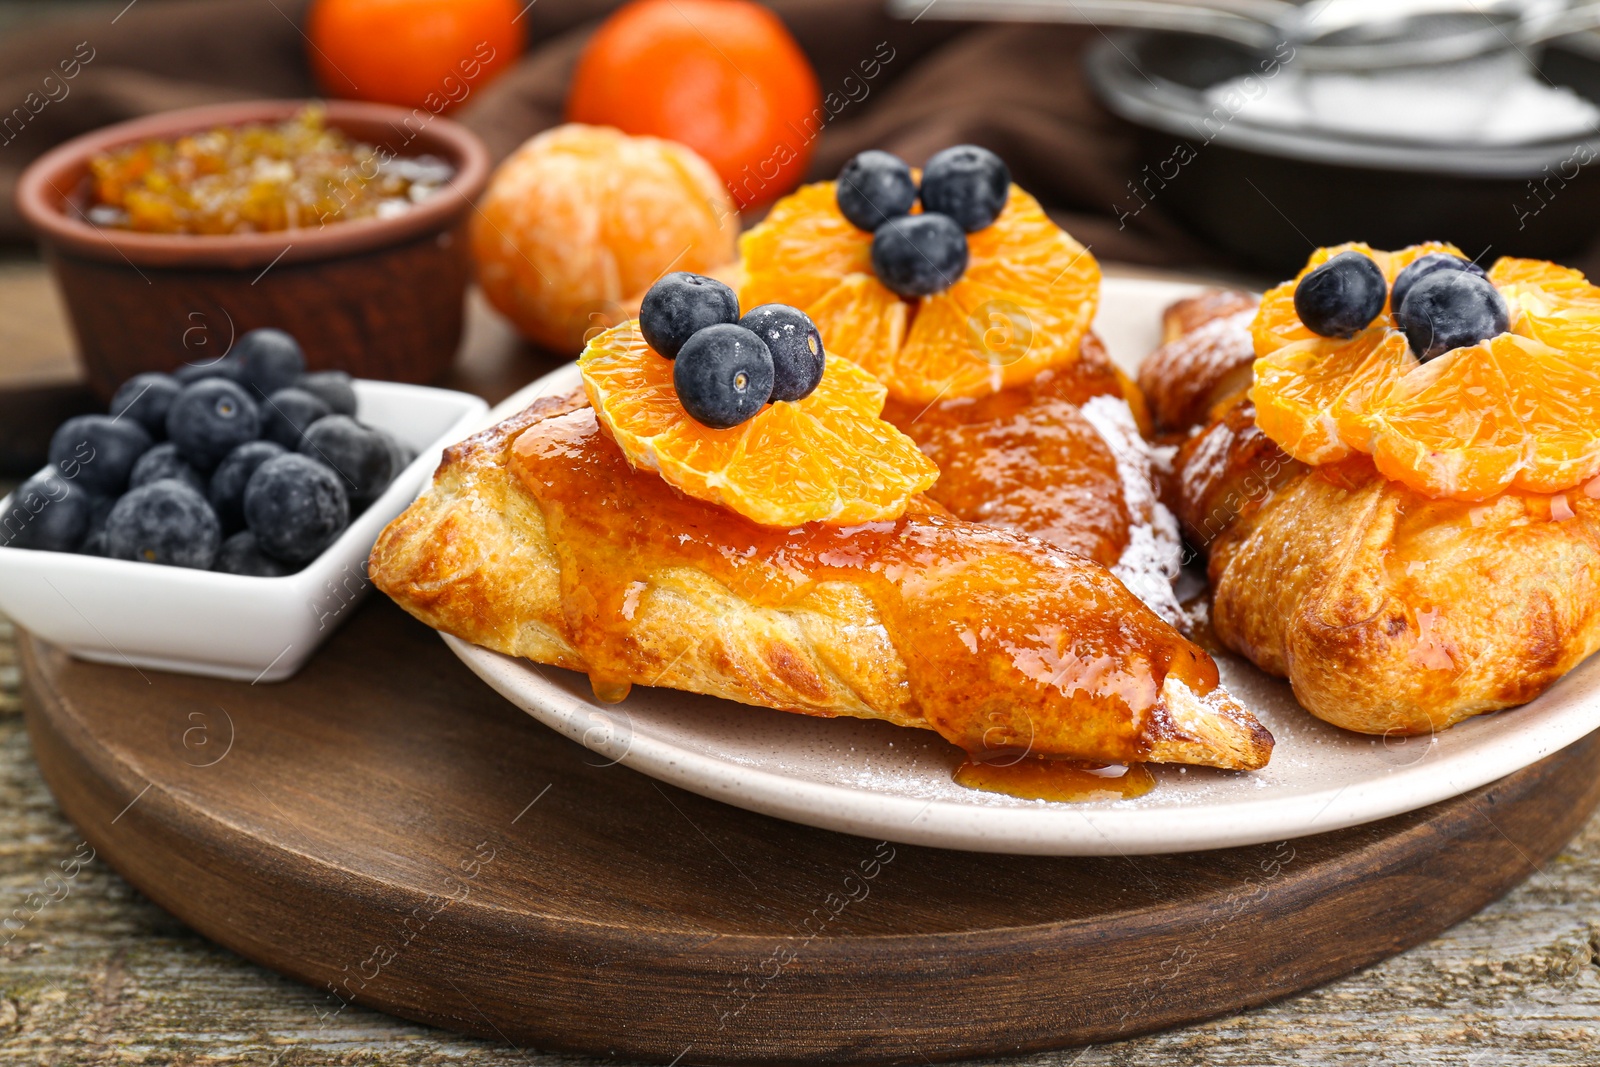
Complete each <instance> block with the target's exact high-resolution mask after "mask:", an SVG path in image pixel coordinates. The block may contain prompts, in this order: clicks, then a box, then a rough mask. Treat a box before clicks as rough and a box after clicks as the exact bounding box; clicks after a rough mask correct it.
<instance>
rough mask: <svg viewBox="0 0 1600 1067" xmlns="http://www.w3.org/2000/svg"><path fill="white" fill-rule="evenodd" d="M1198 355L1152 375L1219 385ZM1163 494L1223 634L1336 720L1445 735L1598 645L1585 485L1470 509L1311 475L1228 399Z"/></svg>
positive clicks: (1351, 479)
mask: <svg viewBox="0 0 1600 1067" xmlns="http://www.w3.org/2000/svg"><path fill="white" fill-rule="evenodd" d="M1196 317H1198V316H1195V315H1191V316H1190V317H1189V321H1190V322H1193V321H1194V319H1195V318H1196ZM1212 321H1213V322H1215V321H1219V320H1215V319H1214V320H1212ZM1195 328H1197V329H1204V328H1205V327H1204V325H1203V323H1202V324H1197V326H1196V327H1195ZM1238 328H1239V329H1241V330H1243V331H1244V332H1245V339H1246V342H1247V341H1248V323H1244V324H1242V325H1241V326H1240V327H1238ZM1191 336H1192V334H1191ZM1216 343H1217V344H1225V345H1229V346H1237V345H1238V344H1239V339H1238V338H1237V337H1231V338H1226V339H1223V340H1219V341H1217V342H1216ZM1200 347H1201V346H1192V347H1191V348H1188V349H1178V350H1179V351H1188V352H1190V353H1192V356H1191V361H1190V362H1189V363H1188V364H1187V365H1186V364H1185V362H1184V361H1183V360H1178V359H1172V358H1171V353H1172V352H1173V351H1174V348H1173V346H1172V345H1171V344H1169V345H1168V346H1167V347H1166V349H1164V351H1166V352H1167V353H1168V361H1167V362H1166V364H1165V366H1166V370H1165V373H1169V374H1176V375H1183V374H1186V373H1187V374H1191V375H1192V376H1194V377H1195V378H1196V379H1199V380H1200V382H1201V385H1202V386H1204V387H1206V388H1211V387H1214V386H1215V384H1216V382H1215V381H1214V380H1213V381H1212V382H1211V383H1210V384H1209V385H1207V383H1206V379H1207V378H1213V379H1214V378H1215V376H1216V375H1215V371H1214V368H1215V367H1217V366H1219V365H1220V364H1222V363H1224V362H1226V361H1225V360H1220V359H1218V358H1216V357H1215V356H1214V354H1213V355H1210V356H1208V354H1207V353H1205V352H1203V351H1200V350H1199V349H1200ZM1171 490H1172V493H1173V496H1174V498H1175V499H1174V501H1173V505H1174V510H1176V511H1177V513H1178V515H1179V518H1180V519H1181V520H1182V522H1183V524H1184V528H1185V533H1186V535H1187V537H1188V539H1189V540H1190V541H1191V542H1192V543H1193V544H1195V545H1196V546H1197V547H1199V548H1202V549H1203V550H1204V551H1205V552H1206V553H1207V556H1208V560H1207V567H1208V572H1209V575H1210V579H1211V586H1212V624H1213V627H1214V628H1215V631H1216V634H1217V636H1218V638H1219V639H1220V640H1221V641H1222V643H1223V644H1225V645H1226V646H1227V647H1229V648H1232V649H1234V650H1236V651H1238V652H1241V653H1242V654H1244V655H1245V656H1247V657H1249V658H1250V659H1251V660H1252V661H1253V662H1254V663H1256V664H1257V665H1258V666H1260V667H1261V668H1263V669H1264V670H1267V671H1270V672H1272V673H1274V674H1278V675H1282V676H1284V677H1286V678H1288V679H1289V682H1290V684H1291V685H1292V686H1293V688H1294V693H1295V697H1296V699H1297V700H1299V702H1300V703H1301V704H1302V705H1303V706H1304V707H1305V708H1306V709H1307V710H1308V711H1310V712H1311V713H1312V714H1314V715H1316V716H1318V717H1319V718H1322V719H1325V720H1327V721H1328V722H1331V723H1334V724H1335V725H1338V726H1342V727H1345V728H1347V729H1351V730H1358V731H1361V732H1363V733H1370V734H1390V733H1395V734H1420V733H1427V732H1430V731H1434V730H1441V729H1444V728H1445V727H1448V726H1450V725H1452V724H1454V723H1457V722H1460V721H1461V720H1462V719H1465V718H1468V717H1470V716H1473V715H1478V714H1481V713H1483V712H1487V711H1494V710H1497V709H1500V708H1506V707H1511V706H1514V705H1517V704H1523V703H1526V702H1527V701H1529V700H1532V699H1533V698H1534V697H1536V696H1538V695H1539V694H1540V693H1542V692H1544V691H1545V689H1547V688H1548V687H1549V686H1550V685H1552V684H1553V683H1554V682H1555V681H1556V680H1557V679H1559V678H1560V677H1561V676H1562V675H1563V674H1565V673H1566V672H1567V671H1569V670H1571V669H1572V668H1573V667H1575V666H1577V665H1578V664H1579V663H1580V662H1581V661H1582V660H1583V659H1584V658H1585V657H1587V656H1588V655H1590V654H1591V653H1592V652H1594V651H1595V650H1596V649H1597V648H1600V501H1596V500H1595V499H1592V498H1591V497H1590V496H1589V495H1588V494H1587V493H1586V492H1585V491H1584V490H1583V489H1578V490H1573V491H1570V492H1567V493H1560V494H1555V495H1539V494H1529V493H1504V494H1501V495H1500V496H1498V497H1495V498H1493V499H1491V500H1488V501H1485V502H1483V503H1478V504H1469V503H1461V502H1457V501H1450V500H1433V499H1430V498H1428V497H1425V496H1422V495H1421V494H1419V493H1417V492H1415V491H1414V490H1411V489H1409V488H1407V487H1406V486H1404V485H1401V484H1399V483H1397V482H1391V481H1389V480H1388V479H1386V478H1384V477H1382V476H1381V475H1380V474H1378V472H1377V471H1376V469H1374V468H1373V466H1372V463H1371V461H1370V460H1369V459H1367V458H1366V457H1365V456H1358V457H1354V458H1352V459H1350V460H1347V461H1344V462H1342V463H1337V464H1330V465H1324V466H1320V467H1315V468H1313V467H1308V466H1306V465H1305V464H1302V463H1299V462H1297V461H1296V460H1293V459H1291V458H1289V457H1288V456H1287V455H1285V454H1284V453H1283V452H1282V451H1280V450H1279V449H1278V448H1277V446H1276V445H1274V444H1273V443H1272V442H1271V441H1270V440H1268V439H1267V438H1266V437H1265V435H1263V434H1262V433H1261V431H1260V430H1259V429H1257V428H1256V425H1255V412H1254V408H1253V406H1252V405H1251V404H1250V403H1249V401H1248V400H1247V399H1245V398H1244V397H1243V396H1239V395H1236V396H1235V397H1234V399H1233V400H1232V401H1231V406H1228V407H1227V409H1226V410H1225V411H1223V412H1222V413H1221V417H1220V418H1217V419H1215V420H1214V421H1212V422H1210V424H1209V425H1206V426H1205V427H1204V429H1201V430H1199V431H1198V432H1197V433H1195V435H1194V436H1192V437H1190V438H1189V439H1188V440H1187V441H1186V442H1185V444H1184V445H1183V447H1182V448H1181V449H1180V451H1179V453H1178V457H1177V460H1176V464H1175V471H1174V479H1173V483H1172V486H1171Z"/></svg>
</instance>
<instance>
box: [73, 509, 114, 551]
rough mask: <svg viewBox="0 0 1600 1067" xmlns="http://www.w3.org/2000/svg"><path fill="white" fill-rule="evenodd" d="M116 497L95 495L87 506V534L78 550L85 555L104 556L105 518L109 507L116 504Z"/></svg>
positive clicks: (109, 511) (109, 515) (107, 517)
mask: <svg viewBox="0 0 1600 1067" xmlns="http://www.w3.org/2000/svg"><path fill="white" fill-rule="evenodd" d="M117 499H118V498H116V497H112V496H97V497H95V498H94V499H93V501H92V502H91V504H90V506H89V536H87V537H85V538H84V539H83V544H82V545H80V546H78V551H79V552H81V553H83V554H84V555H85V556H104V555H106V553H107V549H106V520H107V519H109V518H110V517H111V509H112V508H114V507H116V506H117Z"/></svg>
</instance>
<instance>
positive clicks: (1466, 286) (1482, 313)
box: [1399, 270, 1510, 361]
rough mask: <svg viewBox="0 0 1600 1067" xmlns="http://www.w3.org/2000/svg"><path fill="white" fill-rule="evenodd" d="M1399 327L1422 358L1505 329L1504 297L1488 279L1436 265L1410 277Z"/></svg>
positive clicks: (1507, 315)
mask: <svg viewBox="0 0 1600 1067" xmlns="http://www.w3.org/2000/svg"><path fill="white" fill-rule="evenodd" d="M1399 318H1400V329H1401V330H1402V331H1404V332H1405V335H1406V340H1407V341H1409V342H1410V343H1411V351H1413V352H1415V353H1416V354H1417V358H1418V359H1420V360H1423V361H1427V360H1430V359H1433V358H1434V357H1435V356H1442V355H1444V354H1445V353H1446V352H1448V351H1450V350H1451V349H1453V348H1465V347H1466V346H1468V345H1475V344H1477V343H1478V342H1479V341H1485V340H1488V339H1489V338H1491V337H1493V336H1495V335H1496V334H1501V333H1504V332H1505V330H1506V325H1507V323H1508V322H1509V321H1510V315H1509V313H1508V310H1507V308H1506V301H1505V298H1504V297H1502V296H1501V295H1500V293H1499V292H1498V291H1497V290H1496V289H1495V287H1494V286H1493V285H1491V284H1490V283H1489V280H1488V279H1487V278H1480V277H1478V276H1477V275H1476V274H1468V273H1467V272H1466V271H1459V270H1436V271H1434V272H1433V273H1432V274H1425V275H1423V276H1422V278H1421V279H1419V280H1418V281H1416V282H1414V283H1413V284H1412V286H1411V292H1409V293H1407V294H1406V300H1405V303H1403V304H1401V305H1400V316H1399Z"/></svg>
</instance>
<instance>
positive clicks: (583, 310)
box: [472, 123, 739, 353]
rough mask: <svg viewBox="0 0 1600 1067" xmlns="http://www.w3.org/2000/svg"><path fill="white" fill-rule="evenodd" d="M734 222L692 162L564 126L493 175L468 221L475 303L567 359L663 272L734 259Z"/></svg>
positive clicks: (724, 196) (691, 156)
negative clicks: (481, 299) (477, 288)
mask: <svg viewBox="0 0 1600 1067" xmlns="http://www.w3.org/2000/svg"><path fill="white" fill-rule="evenodd" d="M738 234H739V213H738V210H737V209H736V208H735V207H734V204H733V200H732V199H731V198H730V197H729V196H728V190H727V188H726V186H724V185H723V182H722V179H721V178H719V177H717V174H716V172H715V171H714V170H712V169H711V167H710V165H709V164H707V163H706V162H705V160H703V159H701V158H700V157H699V156H698V155H696V154H695V153H694V152H693V150H691V149H689V148H686V147H684V146H683V145H680V144H675V143H673V142H671V141H663V140H660V139H658V138H655V137H630V136H628V135H627V134H624V133H622V132H621V131H619V130H615V129H612V128H610V127H608V126H585V125H581V124H577V123H569V124H567V125H565V126H557V127H556V128H555V129H552V130H547V131H545V132H544V133H541V134H539V135H538V136H537V137H534V138H533V139H532V140H530V141H529V142H528V143H527V144H525V145H523V146H522V147H521V148H519V149H517V151H516V152H514V153H512V155H511V156H510V157H509V158H508V159H506V161H505V162H504V163H502V164H500V167H499V169H498V170H496V171H495V174H494V177H493V178H492V179H491V180H490V183H489V189H488V192H486V193H485V194H484V197H483V200H482V202H481V203H480V204H479V210H478V212H477V213H475V214H474V216H473V219H472V254H473V258H474V259H475V260H476V261H477V272H478V282H479V284H480V285H482V286H483V291H484V294H485V295H486V296H487V297H488V298H489V302H490V303H491V304H493V305H494V306H495V307H496V308H497V309H498V310H499V311H500V312H501V313H502V314H504V315H505V316H506V317H507V318H509V319H510V320H511V321H512V322H513V323H515V324H516V327H517V329H518V330H519V331H521V333H522V334H523V335H524V336H525V337H527V338H528V339H529V340H531V341H534V342H536V343H538V344H541V345H544V346H545V347H547V348H551V349H554V350H556V351H561V352H573V353H576V352H577V351H578V350H580V349H581V348H582V347H583V345H584V343H585V341H586V340H587V339H588V338H589V337H592V336H594V335H595V334H597V333H599V332H600V331H601V330H604V329H606V328H608V327H611V326H614V325H616V324H618V323H620V322H622V321H623V320H624V319H625V318H626V317H627V315H626V312H625V310H624V302H625V301H627V300H628V299H629V298H631V297H634V296H637V295H638V294H639V293H641V292H643V291H644V290H645V289H647V288H649V286H650V284H651V283H652V282H654V281H655V280H656V279H657V278H658V277H660V276H661V275H662V274H664V273H666V272H667V271H669V270H687V271H695V272H701V273H703V272H705V271H707V270H710V269H711V268H713V267H717V266H721V265H723V264H725V263H727V262H728V261H730V260H731V259H733V257H734V248H735V240H736V239H737V237H738Z"/></svg>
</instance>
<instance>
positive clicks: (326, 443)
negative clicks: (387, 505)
mask: <svg viewBox="0 0 1600 1067" xmlns="http://www.w3.org/2000/svg"><path fill="white" fill-rule="evenodd" d="M300 451H301V452H302V453H303V454H305V455H307V456H310V457H311V458H312V459H317V460H321V461H322V462H323V463H326V464H327V465H328V466H329V467H330V468H332V469H333V472H334V473H335V474H337V475H338V476H339V478H340V480H341V481H342V482H343V483H344V491H345V495H346V496H348V497H349V498H350V508H351V510H353V511H360V510H361V509H362V508H364V507H366V506H367V505H368V504H370V503H372V502H373V501H374V500H376V499H377V498H378V496H379V495H380V494H381V493H382V492H383V491H384V490H385V489H387V488H388V487H389V482H390V481H391V480H393V478H394V475H395V473H396V472H395V470H394V454H393V453H392V452H391V451H390V450H389V442H388V441H386V440H384V438H383V435H382V434H380V433H378V432H377V431H376V430H371V429H368V428H367V427H365V426H363V425H361V424H360V423H359V422H357V421H356V420H355V419H352V418H351V417H350V416H348V415H329V416H328V417H327V418H325V419H320V420H318V421H317V422H316V423H315V424H314V425H313V426H312V427H311V428H310V429H309V430H307V431H306V439H305V441H304V442H302V444H301V445H300Z"/></svg>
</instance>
